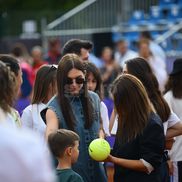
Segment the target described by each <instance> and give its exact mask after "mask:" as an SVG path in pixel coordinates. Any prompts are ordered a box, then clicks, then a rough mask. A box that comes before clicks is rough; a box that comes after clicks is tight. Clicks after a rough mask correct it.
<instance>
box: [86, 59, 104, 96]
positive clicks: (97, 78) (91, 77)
mask: <svg viewBox="0 0 182 182" xmlns="http://www.w3.org/2000/svg"><path fill="white" fill-rule="evenodd" d="M85 65H86V70H87V75H86V77H87V87H88V90H91V91H93V92H96V93H97V94H98V95H99V96H100V97H101V85H102V79H101V74H100V71H99V69H98V68H97V67H96V66H95V65H94V64H93V63H91V62H86V63H85Z"/></svg>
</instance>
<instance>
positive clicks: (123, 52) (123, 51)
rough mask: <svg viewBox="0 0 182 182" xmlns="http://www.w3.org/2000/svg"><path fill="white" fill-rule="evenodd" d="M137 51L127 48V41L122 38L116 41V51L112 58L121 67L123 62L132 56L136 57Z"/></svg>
mask: <svg viewBox="0 0 182 182" xmlns="http://www.w3.org/2000/svg"><path fill="white" fill-rule="evenodd" d="M137 56H138V54H137V52H135V51H133V50H131V49H129V45H128V42H127V41H126V40H124V39H121V40H119V41H118V42H116V52H115V53H114V59H115V60H116V62H117V63H118V64H119V65H120V66H121V68H123V65H124V63H125V62H126V61H127V60H129V59H132V58H135V57H137Z"/></svg>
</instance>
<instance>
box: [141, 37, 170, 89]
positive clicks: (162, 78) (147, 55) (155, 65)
mask: <svg viewBox="0 0 182 182" xmlns="http://www.w3.org/2000/svg"><path fill="white" fill-rule="evenodd" d="M139 56H140V57H142V58H144V59H145V60H146V61H147V62H148V63H149V65H150V67H151V69H152V71H153V73H154V74H155V76H156V78H157V80H158V82H159V88H160V91H161V92H163V91H164V87H165V84H166V82H167V79H168V75H167V70H166V63H165V61H164V60H162V59H161V57H158V56H156V55H155V54H153V53H152V51H151V49H150V42H149V40H147V39H142V40H140V42H139Z"/></svg>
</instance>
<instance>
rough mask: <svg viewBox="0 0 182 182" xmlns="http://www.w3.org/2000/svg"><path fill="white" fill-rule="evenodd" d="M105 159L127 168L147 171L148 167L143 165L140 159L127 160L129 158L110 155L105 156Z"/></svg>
mask: <svg viewBox="0 0 182 182" xmlns="http://www.w3.org/2000/svg"><path fill="white" fill-rule="evenodd" d="M107 161H108V162H112V163H114V164H117V165H119V166H122V167H125V168H128V169H132V170H135V171H140V172H146V173H148V169H147V168H146V167H145V165H144V164H143V162H142V161H141V160H129V159H123V158H117V157H114V156H112V155H109V157H108V158H107Z"/></svg>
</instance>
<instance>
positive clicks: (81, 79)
mask: <svg viewBox="0 0 182 182" xmlns="http://www.w3.org/2000/svg"><path fill="white" fill-rule="evenodd" d="M73 80H75V82H76V83H77V84H83V83H84V82H85V79H84V78H81V77H77V78H75V79H72V78H67V79H66V84H68V85H71V84H73Z"/></svg>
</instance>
